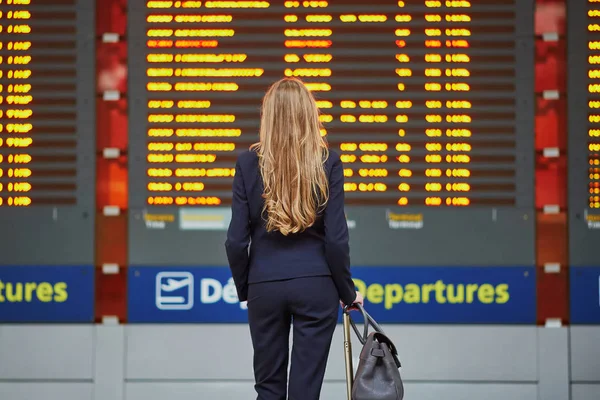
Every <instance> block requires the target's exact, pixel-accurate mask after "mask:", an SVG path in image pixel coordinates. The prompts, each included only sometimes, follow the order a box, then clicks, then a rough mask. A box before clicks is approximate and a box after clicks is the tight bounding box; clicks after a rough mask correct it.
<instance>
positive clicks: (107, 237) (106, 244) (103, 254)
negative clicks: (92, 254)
mask: <svg viewBox="0 0 600 400" xmlns="http://www.w3.org/2000/svg"><path fill="white" fill-rule="evenodd" d="M96 218H97V219H96V240H97V242H96V265H102V264H118V265H120V266H124V265H126V264H127V213H121V215H119V216H116V217H107V216H104V215H102V214H101V213H98V215H97V216H96Z"/></svg>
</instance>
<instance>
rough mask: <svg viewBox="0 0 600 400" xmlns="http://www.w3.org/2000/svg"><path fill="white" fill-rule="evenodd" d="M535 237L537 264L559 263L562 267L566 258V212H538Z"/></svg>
mask: <svg viewBox="0 0 600 400" xmlns="http://www.w3.org/2000/svg"><path fill="white" fill-rule="evenodd" d="M537 223H538V232H537V237H536V247H537V249H536V250H537V257H538V265H544V264H545V263H560V264H561V265H562V266H563V267H564V266H566V264H567V262H568V258H567V216H566V213H559V214H543V213H539V214H538V219H537Z"/></svg>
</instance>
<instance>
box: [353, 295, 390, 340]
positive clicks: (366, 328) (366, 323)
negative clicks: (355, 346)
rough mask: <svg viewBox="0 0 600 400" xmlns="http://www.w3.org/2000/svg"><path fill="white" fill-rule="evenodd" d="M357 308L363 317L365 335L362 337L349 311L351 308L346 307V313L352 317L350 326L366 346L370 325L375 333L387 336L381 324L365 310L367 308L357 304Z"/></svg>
mask: <svg viewBox="0 0 600 400" xmlns="http://www.w3.org/2000/svg"><path fill="white" fill-rule="evenodd" d="M356 306H357V307H358V310H359V311H360V312H361V313H362V315H363V334H362V335H361V333H360V331H359V330H358V327H357V326H356V323H355V322H354V320H353V319H352V316H351V315H350V309H349V308H350V307H348V306H345V307H344V313H346V314H348V316H349V317H350V325H351V326H352V330H354V333H356V336H358V340H359V341H360V343H361V344H362V345H363V346H364V345H365V343H367V337H368V336H369V325H370V326H372V327H373V329H374V330H375V332H379V333H384V334H385V332H383V329H382V328H381V326H379V324H378V323H377V322H376V321H375V320H374V319H373V317H371V315H370V314H369V313H368V312H367V310H365V308H364V307H363V306H362V304H356Z"/></svg>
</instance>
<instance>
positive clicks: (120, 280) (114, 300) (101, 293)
mask: <svg viewBox="0 0 600 400" xmlns="http://www.w3.org/2000/svg"><path fill="white" fill-rule="evenodd" d="M103 264H117V265H119V266H120V267H124V266H126V265H127V214H126V213H125V214H121V215H119V216H116V217H106V216H104V215H102V214H100V213H98V214H97V215H96V265H98V266H99V267H98V268H96V319H97V320H100V319H101V318H102V316H104V315H116V316H118V317H119V320H120V321H123V320H124V319H125V318H126V309H127V301H126V297H127V296H126V293H127V291H126V289H127V274H126V272H125V270H124V269H123V268H121V271H120V272H119V273H118V274H115V275H105V274H104V273H103V272H102V268H101V267H100V266H101V265H103Z"/></svg>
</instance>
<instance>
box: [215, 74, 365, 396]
mask: <svg viewBox="0 0 600 400" xmlns="http://www.w3.org/2000/svg"><path fill="white" fill-rule="evenodd" d="M320 129H321V124H320V122H319V110H318V108H317V105H316V102H315V100H314V98H313V97H312V95H311V93H310V92H309V91H308V89H307V88H306V87H305V86H304V85H303V84H302V82H300V81H299V80H297V79H283V80H280V81H278V82H276V83H275V84H273V86H271V88H270V89H269V90H268V92H267V94H266V95H265V98H264V99H263V106H262V116H261V126H260V142H259V143H257V144H255V145H254V146H252V147H251V150H250V151H247V152H245V153H243V154H241V155H240V156H239V158H238V161H237V163H236V168H235V178H234V181H233V204H232V213H233V215H232V219H231V224H230V226H229V230H228V233H227V242H226V243H225V247H226V250H227V257H228V259H229V265H230V268H231V272H232V275H233V278H234V281H235V285H236V288H237V292H238V296H239V299H240V301H245V300H247V301H248V319H249V323H250V334H251V337H252V345H253V347H254V376H255V380H256V384H255V386H254V387H255V389H256V392H257V393H258V399H259V400H275V399H276V400H279V399H283V400H285V399H286V387H287V384H288V379H287V366H288V353H289V332H290V325H292V326H293V347H292V360H291V369H290V376H289V387H288V388H287V391H288V395H289V399H294V400H317V399H319V394H320V391H321V386H322V384H323V376H324V374H325V367H326V364H327V356H328V354H329V348H330V345H331V338H332V335H333V331H334V329H335V325H336V322H337V316H338V308H337V307H338V301H339V300H341V302H342V304H348V305H352V304H354V303H361V304H362V301H363V299H362V296H361V295H360V293H357V292H356V290H355V286H354V283H353V282H352V279H351V275H350V257H349V247H348V227H347V224H346V218H345V214H344V174H343V166H342V162H341V161H340V157H339V155H338V154H336V153H334V152H333V151H328V150H327V147H326V144H325V141H324V140H323V138H322V137H321V134H320ZM249 245H250V250H249V251H248V247H249Z"/></svg>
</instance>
